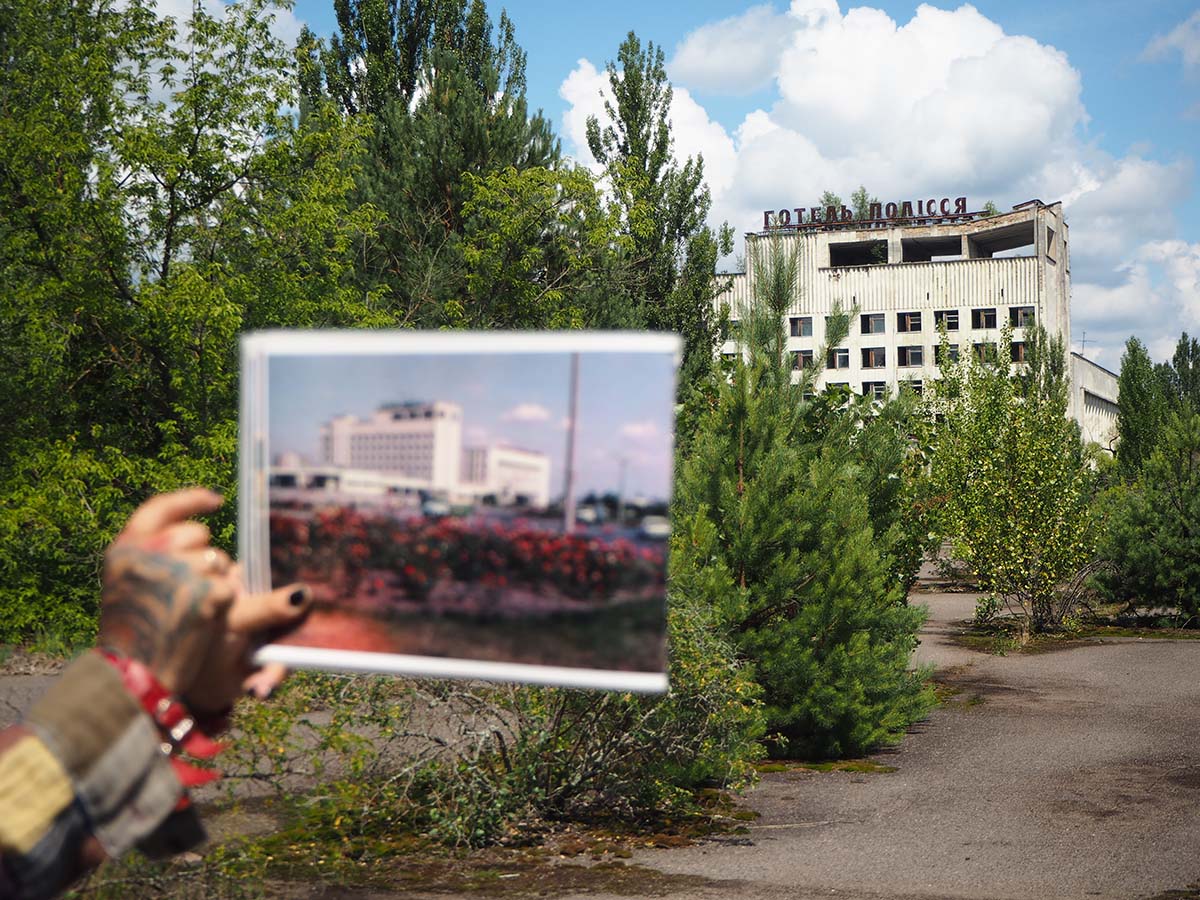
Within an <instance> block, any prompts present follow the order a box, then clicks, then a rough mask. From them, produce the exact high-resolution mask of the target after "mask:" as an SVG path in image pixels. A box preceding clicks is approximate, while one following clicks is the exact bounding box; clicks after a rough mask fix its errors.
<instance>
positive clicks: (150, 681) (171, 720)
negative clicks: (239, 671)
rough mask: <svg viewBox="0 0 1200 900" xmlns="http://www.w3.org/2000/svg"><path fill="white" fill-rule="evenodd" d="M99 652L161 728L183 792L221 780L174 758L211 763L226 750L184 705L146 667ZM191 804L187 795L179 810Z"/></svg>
mask: <svg viewBox="0 0 1200 900" xmlns="http://www.w3.org/2000/svg"><path fill="white" fill-rule="evenodd" d="M97 652H98V653H100V655H101V656H103V657H104V658H105V659H106V660H108V661H109V663H111V664H112V666H113V668H115V669H116V670H117V671H118V672H120V673H121V683H122V684H124V686H125V690H127V691H129V693H130V695H131V696H132V697H133V698H134V699H135V700H136V701H137V702H138V705H139V706H141V708H142V709H144V710H145V711H146V713H147V714H148V715H149V716H150V718H151V719H153V720H154V724H155V725H157V726H158V730H159V732H160V733H161V734H162V737H163V742H162V744H160V745H159V746H160V749H161V750H162V752H163V754H164V755H166V756H169V757H171V767H172V768H173V769H174V770H175V774H176V776H177V777H178V778H179V781H180V783H181V784H182V785H183V786H184V788H185V789H186V788H193V787H198V786H200V785H202V784H208V783H209V782H210V781H215V780H216V779H218V778H220V777H221V773H220V772H218V771H216V770H215V769H201V768H197V767H196V766H193V765H189V764H188V763H185V762H184V761H183V760H181V759H179V758H178V757H177V756H175V754H176V753H177V752H183V753H186V754H187V755H188V756H194V757H195V758H197V759H212V758H213V757H214V756H216V755H217V754H218V753H220V752H221V751H222V750H223V749H224V747H223V746H222V745H221V744H218V743H217V742H216V741H214V740H212V739H211V738H210V737H209V736H208V735H206V734H205V733H204V732H203V731H201V730H200V728H199V727H198V726H197V724H196V717H195V716H194V715H192V714H191V713H190V712H189V711H188V708H187V707H186V706H184V704H183V701H182V700H180V699H179V698H178V697H176V696H174V695H173V694H172V693H171V692H170V691H168V690H167V689H166V688H165V687H163V685H162V682H160V681H159V680H158V679H157V678H155V677H154V673H153V672H151V671H150V669H149V667H148V666H146V665H145V664H143V663H141V662H138V661H137V660H136V659H130V658H129V657H127V656H121V655H120V654H117V653H114V652H113V651H111V650H108V649H98V651H97ZM188 804H189V801H188V797H187V794H186V793H185V794H184V796H183V797H182V798H181V799H180V801H179V805H178V806H177V807H176V809H184V808H186V807H187V806H188Z"/></svg>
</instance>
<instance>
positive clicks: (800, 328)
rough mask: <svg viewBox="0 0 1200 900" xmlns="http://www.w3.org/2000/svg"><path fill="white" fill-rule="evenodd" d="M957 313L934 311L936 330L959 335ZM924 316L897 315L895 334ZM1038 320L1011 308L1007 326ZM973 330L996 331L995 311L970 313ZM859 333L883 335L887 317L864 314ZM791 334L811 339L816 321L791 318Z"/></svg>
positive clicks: (915, 327) (914, 327)
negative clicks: (944, 329)
mask: <svg viewBox="0 0 1200 900" xmlns="http://www.w3.org/2000/svg"><path fill="white" fill-rule="evenodd" d="M958 313H959V311H958V310H957V309H935V310H934V311H933V324H934V327H935V328H941V327H943V326H945V328H946V330H947V331H958V328H959V318H958ZM921 316H922V313H920V312H900V313H896V331H898V332H901V333H908V332H912V331H920V330H921V328H922V326H923V322H922V319H921ZM1035 317H1036V316H1035V312H1034V308H1033V307H1032V306H1010V307H1009V308H1008V322H1009V324H1010V325H1012V327H1013V328H1026V327H1028V326H1030V325H1032V324H1033V323H1034V321H1035ZM825 323H826V325H828V323H829V316H826V317H825ZM730 324H731V325H736V324H737V323H736V322H731V323H730ZM971 327H972V328H995V327H996V307H994V306H987V307H980V308H977V309H973V310H971ZM859 330H860V331H861V333H862V334H884V333H885V332H886V331H887V324H886V313H863V314H862V315H861V316H860V317H859ZM788 333H789V334H790V335H791V336H792V337H812V333H813V317H812V316H789V317H788Z"/></svg>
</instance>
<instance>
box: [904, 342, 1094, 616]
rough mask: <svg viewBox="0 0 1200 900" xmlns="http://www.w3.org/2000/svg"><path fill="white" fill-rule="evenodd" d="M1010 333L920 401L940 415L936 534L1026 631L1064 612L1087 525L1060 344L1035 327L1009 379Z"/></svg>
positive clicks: (1083, 564)
mask: <svg viewBox="0 0 1200 900" xmlns="http://www.w3.org/2000/svg"><path fill="white" fill-rule="evenodd" d="M1011 339H1012V337H1011V332H1010V330H1009V328H1008V327H1007V326H1006V327H1005V328H1004V329H1003V332H1002V338H1001V342H1000V346H999V348H998V352H997V353H996V355H995V356H994V357H993V358H991V359H990V360H987V361H981V360H980V359H978V358H977V357H976V356H975V355H974V354H970V355H964V356H963V357H960V359H959V361H958V362H957V363H956V364H953V365H948V366H943V369H942V373H943V379H942V380H941V381H939V382H936V383H935V385H934V390H933V391H932V392H931V394H930V395H929V399H928V402H927V409H928V411H929V414H930V417H931V420H936V422H937V424H936V427H935V435H934V442H933V453H932V457H931V480H932V489H933V493H934V495H936V496H937V497H938V498H939V499H940V501H941V506H940V509H939V510H938V514H937V515H938V520H939V524H940V529H941V532H942V533H943V534H944V535H946V536H947V537H948V538H950V539H951V540H952V541H953V544H954V550H955V553H956V554H957V556H958V558H960V559H962V560H964V561H965V562H966V563H967V564H968V565H970V566H971V567H972V568H973V569H974V571H975V572H976V574H977V575H978V576H979V580H980V584H981V585H982V587H983V589H984V590H985V591H988V592H991V593H993V594H994V595H996V596H997V597H998V598H1000V599H1002V600H1003V601H1005V602H1006V603H1007V604H1008V605H1009V606H1010V608H1013V609H1014V610H1015V611H1016V612H1018V613H1020V614H1021V616H1022V627H1023V628H1024V629H1025V633H1026V634H1028V632H1029V630H1033V631H1044V630H1046V629H1048V628H1053V627H1056V626H1058V625H1060V624H1061V622H1062V620H1063V618H1064V616H1065V615H1066V614H1067V613H1068V612H1069V611H1070V610H1071V608H1072V605H1073V603H1074V600H1075V590H1074V589H1076V588H1078V587H1079V585H1080V584H1081V580H1082V576H1083V575H1084V574H1086V570H1087V568H1088V565H1089V563H1090V562H1091V560H1092V550H1093V546H1092V542H1093V529H1092V527H1091V521H1090V515H1089V507H1088V499H1089V479H1088V474H1087V473H1088V470H1087V465H1086V462H1085V459H1084V455H1083V448H1082V445H1081V442H1080V439H1079V430H1078V426H1077V425H1076V424H1075V423H1074V422H1073V421H1071V420H1070V419H1068V418H1067V415H1066V411H1067V375H1066V361H1065V360H1066V355H1065V352H1064V350H1063V346H1062V341H1061V339H1057V338H1056V339H1054V340H1049V339H1047V338H1046V336H1045V333H1044V332H1041V331H1040V330H1036V329H1035V331H1034V332H1033V333H1032V334H1030V335H1029V337H1028V339H1027V341H1026V347H1027V350H1028V351H1029V355H1028V362H1027V363H1026V364H1025V365H1024V367H1023V368H1021V369H1018V370H1017V372H1016V373H1015V374H1013V373H1012V372H1010V366H1009V364H1008V362H1007V360H1008V359H1009V358H1010V346H1011ZM942 341H943V353H944V354H945V355H946V356H947V357H948V349H949V348H948V344H947V342H946V336H945V335H943V337H942Z"/></svg>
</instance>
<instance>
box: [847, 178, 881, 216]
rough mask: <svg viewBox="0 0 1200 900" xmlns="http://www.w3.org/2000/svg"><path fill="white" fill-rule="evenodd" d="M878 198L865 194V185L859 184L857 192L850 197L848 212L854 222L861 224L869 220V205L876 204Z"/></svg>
mask: <svg viewBox="0 0 1200 900" xmlns="http://www.w3.org/2000/svg"><path fill="white" fill-rule="evenodd" d="M878 202H879V198H878V197H872V196H871V195H870V194H868V193H867V188H866V185H862V184H860V185H859V186H858V190H857V191H855V192H854V193H853V194H851V195H850V211H851V212H852V213H853V214H854V218H855V220H856V221H859V222H862V221H864V220H866V219H870V218H871V204H872V203H878Z"/></svg>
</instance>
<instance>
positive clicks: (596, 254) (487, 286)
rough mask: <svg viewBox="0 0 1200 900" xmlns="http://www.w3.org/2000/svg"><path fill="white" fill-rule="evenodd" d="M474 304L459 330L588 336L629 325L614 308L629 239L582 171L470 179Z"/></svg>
mask: <svg viewBox="0 0 1200 900" xmlns="http://www.w3.org/2000/svg"><path fill="white" fill-rule="evenodd" d="M463 177H464V179H465V181H466V183H467V184H466V194H467V200H466V202H465V204H464V206H463V215H464V217H465V218H466V220H467V227H466V234H465V237H464V248H463V256H464V260H465V262H466V266H467V297H468V299H467V302H466V303H465V304H464V308H463V311H462V316H461V320H460V322H459V321H456V322H455V324H456V325H457V324H460V323H461V324H462V325H464V326H468V327H473V328H488V327H498V328H514V327H522V328H580V327H585V326H586V327H593V328H595V327H606V326H611V325H620V324H623V322H622V321H621V319H620V318H619V314H620V311H619V309H617V308H615V306H614V305H611V304H609V303H607V302H605V301H606V300H607V292H608V290H609V289H610V288H611V282H610V281H609V280H608V276H609V275H610V274H611V271H610V267H609V265H608V260H609V256H610V254H611V252H612V248H613V247H615V246H618V245H619V244H620V242H621V241H622V240H623V239H622V237H621V236H620V235H619V234H618V231H617V229H618V222H617V216H616V213H615V211H614V210H612V209H609V208H606V207H605V205H604V203H603V202H602V199H601V197H600V195H599V193H598V192H597V190H596V187H595V184H594V183H593V181H592V177H591V176H590V175H589V174H588V173H587V171H586V170H584V169H582V168H569V169H568V168H562V169H558V170H552V169H544V168H540V167H534V168H529V169H525V170H524V171H521V172H518V171H517V170H516V169H515V168H512V167H509V168H507V169H505V170H503V171H501V172H496V173H493V174H490V175H488V176H485V177H480V176H477V175H472V174H471V173H469V172H468V173H466V174H465V175H464V176H463Z"/></svg>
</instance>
